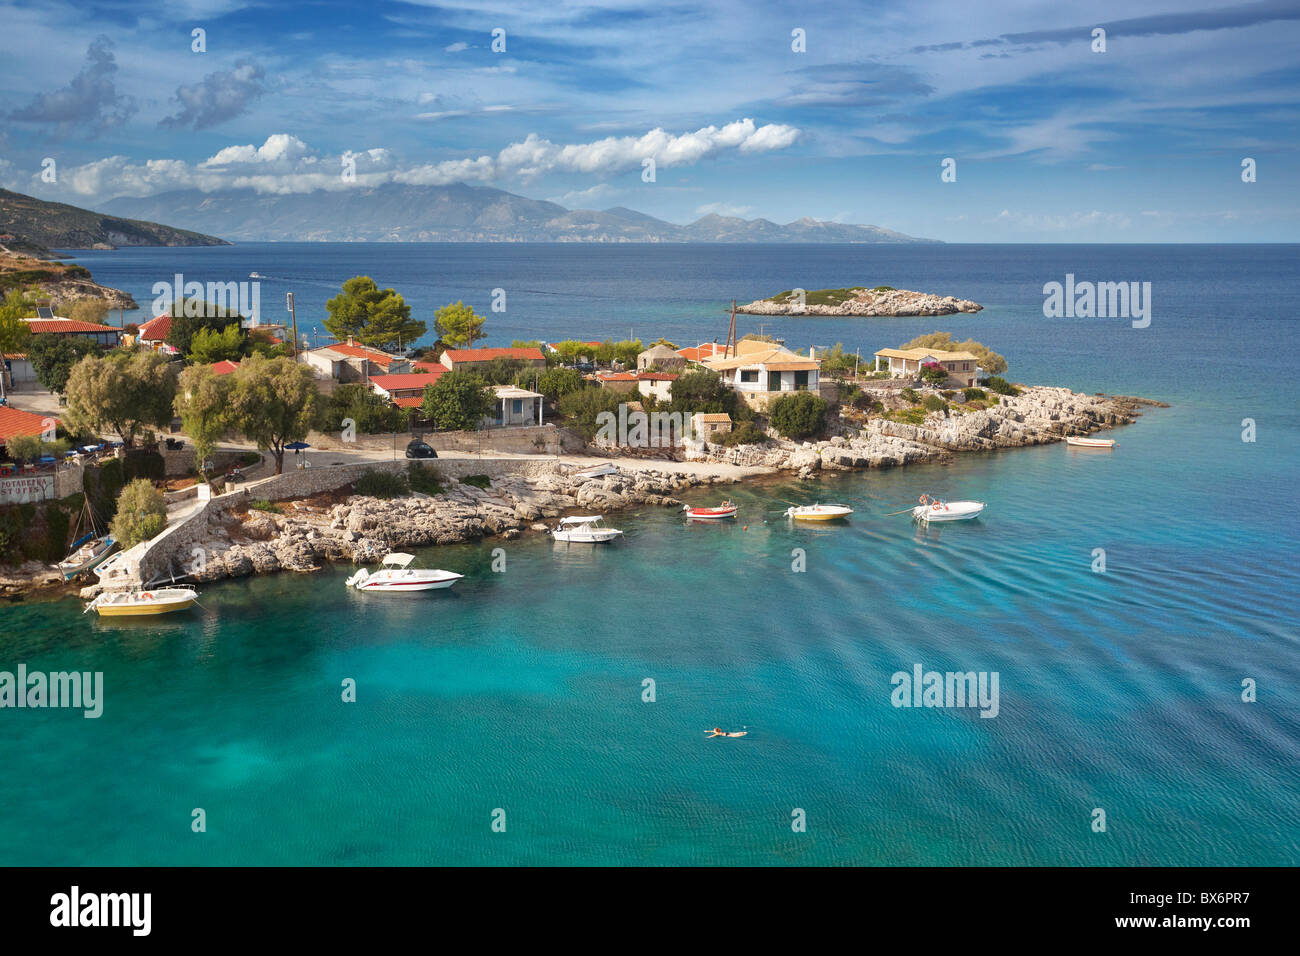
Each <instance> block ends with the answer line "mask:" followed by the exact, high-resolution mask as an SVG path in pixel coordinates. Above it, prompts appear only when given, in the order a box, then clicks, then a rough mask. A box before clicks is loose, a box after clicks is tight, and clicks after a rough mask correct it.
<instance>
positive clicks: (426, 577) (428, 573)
mask: <svg viewBox="0 0 1300 956" xmlns="http://www.w3.org/2000/svg"><path fill="white" fill-rule="evenodd" d="M414 561H415V555H413V554H405V553H403V552H400V551H399V552H394V553H393V554H390V555H387V556H386V557H385V558H384V560H383V561H382V562H380V568H379V570H378V571H375V572H373V573H371V572H370V571H368V570H367V569H365V568H362V569H361V570H360V571H358V572H356V573H355V574H353V575H351V576H349V577H348V579H347V586H348V587H350V588H356V589H357V590H358V591H366V592H370V591H383V592H385V593H390V594H400V593H409V592H413V591H436V590H440V589H442V588H449V587H451V586H452V585H453V584H455V583H456V582H457V581H459V580H460V579H461V578H463V577H464V576H465V575H463V574H457V573H456V572H455V571H443V570H442V569H441V568H413V567H411V564H412V562H414Z"/></svg>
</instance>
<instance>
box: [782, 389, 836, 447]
mask: <svg viewBox="0 0 1300 956" xmlns="http://www.w3.org/2000/svg"><path fill="white" fill-rule="evenodd" d="M826 409H827V405H826V401H825V400H824V399H822V398H819V397H818V396H816V395H814V394H813V393H812V392H789V393H787V394H785V395H780V396H778V397H777V398H774V399H773V400H772V402H771V404H769V405H768V406H767V415H768V418H769V419H771V422H772V427H773V428H775V429H776V430H777V432H778V433H780V434H781V435H783V436H785V437H786V438H794V439H801V438H808V437H810V436H812V435H818V434H821V432H823V431H825V429H826Z"/></svg>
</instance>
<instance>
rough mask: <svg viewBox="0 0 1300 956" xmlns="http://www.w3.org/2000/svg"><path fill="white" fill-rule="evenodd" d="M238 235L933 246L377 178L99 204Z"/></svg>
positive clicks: (864, 233) (823, 225) (853, 230)
mask: <svg viewBox="0 0 1300 956" xmlns="http://www.w3.org/2000/svg"><path fill="white" fill-rule="evenodd" d="M104 205H105V208H107V209H111V210H113V211H114V212H115V213H118V214H120V215H129V216H137V217H144V218H149V217H159V218H164V219H166V220H167V221H169V222H176V223H180V224H182V225H183V226H185V227H186V228H190V229H203V230H207V231H210V232H215V233H219V234H221V235H223V236H226V237H227V238H230V239H235V240H244V241H272V242H288V241H321V242H934V241H937V240H930V239H916V238H913V237H911V236H906V235H903V234H902V233H899V232H893V231H891V230H888V229H882V228H880V227H878V226H857V225H847V224H844V223H837V222H819V221H817V220H814V219H809V218H806V217H805V218H803V219H798V220H796V221H795V222H791V223H787V224H785V225H779V224H777V223H774V222H771V221H769V220H766V219H740V218H736V217H727V216H719V215H716V214H711V215H708V216H704V217H702V218H701V219H698V220H696V221H695V222H693V223H690V224H688V225H685V226H679V225H677V224H676V223H671V222H666V221H664V220H662V219H656V218H655V217H654V216H650V215H647V214H645V213H640V212H637V211H636V210H633V209H628V208H626V207H622V206H616V207H614V208H611V209H606V210H594V209H566V208H565V207H564V206H561V205H559V204H558V203H553V202H547V201H545V200H538V199H528V198H526V197H524V196H517V195H515V194H514V193H509V192H506V191H505V190H501V189H493V188H491V187H487V186H468V185H465V184H464V183H456V184H453V185H450V186H414V185H406V184H400V183H386V184H384V185H382V186H373V187H371V186H358V187H356V188H352V189H340V190H331V191H325V190H317V191H315V192H312V193H297V194H289V195H264V194H259V193H256V192H254V191H253V190H252V189H229V190H220V191H217V192H213V193H204V192H201V191H199V190H197V189H188V190H178V191H174V192H168V193H160V194H158V195H156V196H149V197H145V198H133V197H121V198H118V199H113V200H111V201H109V202H107V203H105V204H104Z"/></svg>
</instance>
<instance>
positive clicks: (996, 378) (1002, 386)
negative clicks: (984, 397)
mask: <svg viewBox="0 0 1300 956" xmlns="http://www.w3.org/2000/svg"><path fill="white" fill-rule="evenodd" d="M984 385H985V387H987V388H988V390H989V391H991V392H997V393H998V394H999V395H1019V394H1020V389H1018V388H1016V387H1015V386H1014V385H1012V384H1011V383H1010V382H1008V381H1007V380H1006V379H1005V378H1003V377H1002V376H1000V375H990V376H989V377H988V378H986V379H985V380H984Z"/></svg>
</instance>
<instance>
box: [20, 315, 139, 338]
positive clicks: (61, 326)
mask: <svg viewBox="0 0 1300 956" xmlns="http://www.w3.org/2000/svg"><path fill="white" fill-rule="evenodd" d="M23 321H24V322H26V323H27V324H28V326H30V327H31V330H32V334H33V335H40V334H41V333H42V332H64V333H67V332H120V331H121V330H120V329H115V328H113V326H111V325H100V324H99V323H98V322H77V321H74V320H73V319H65V318H61V317H55V318H53V319H23Z"/></svg>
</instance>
